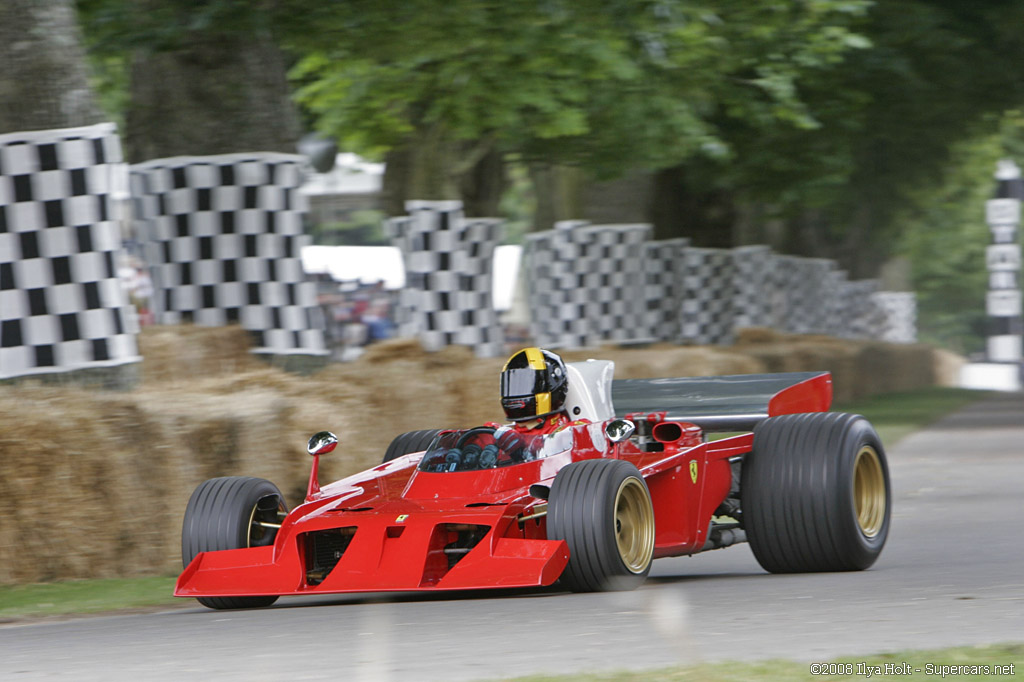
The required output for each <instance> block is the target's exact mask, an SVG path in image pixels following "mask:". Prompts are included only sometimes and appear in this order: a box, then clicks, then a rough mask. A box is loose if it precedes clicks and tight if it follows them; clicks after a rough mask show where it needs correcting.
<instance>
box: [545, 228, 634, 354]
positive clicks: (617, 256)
mask: <svg viewBox="0 0 1024 682" xmlns="http://www.w3.org/2000/svg"><path fill="white" fill-rule="evenodd" d="M650 229H651V228H650V226H649V225H590V224H589V223H586V222H582V221H561V222H559V223H557V224H556V225H555V229H554V230H551V231H549V232H544V233H539V234H532V235H529V236H528V237H527V242H526V249H525V251H526V263H527V265H526V267H527V272H528V279H527V281H528V283H529V294H528V295H529V301H530V306H531V310H532V312H533V323H532V326H531V333H532V334H533V337H534V340H535V341H536V342H537V343H539V344H541V345H544V346H548V347H552V348H581V347H587V346H594V345H597V344H598V343H601V342H605V341H613V342H616V343H642V342H647V341H651V340H653V336H652V334H651V331H650V320H649V316H648V314H647V290H646V285H647V274H646V272H645V260H644V257H645V255H646V249H647V246H646V245H647V240H648V238H649V235H650Z"/></svg>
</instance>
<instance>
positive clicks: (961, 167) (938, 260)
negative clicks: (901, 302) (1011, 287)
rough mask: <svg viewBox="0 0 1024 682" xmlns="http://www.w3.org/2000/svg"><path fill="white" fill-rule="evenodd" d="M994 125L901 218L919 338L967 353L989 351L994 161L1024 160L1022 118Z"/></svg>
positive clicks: (962, 147)
mask: <svg viewBox="0 0 1024 682" xmlns="http://www.w3.org/2000/svg"><path fill="white" fill-rule="evenodd" d="M991 127H992V128H998V132H995V133H991V134H988V135H984V136H979V137H975V138H971V139H968V140H966V141H964V142H961V143H959V144H956V145H954V146H953V149H952V152H951V158H950V163H949V164H947V165H945V166H944V167H943V170H944V172H943V174H942V180H941V182H939V183H937V184H936V185H935V186H934V187H926V188H923V189H919V190H918V191H917V192H915V193H914V194H913V196H912V201H913V203H912V204H911V206H910V207H908V208H907V209H905V210H903V211H902V212H901V213H900V214H899V215H898V217H897V220H898V221H899V224H900V227H901V228H902V229H901V231H902V234H903V238H902V243H901V251H902V252H903V253H905V254H906V255H907V256H908V257H909V258H910V261H911V264H912V267H913V272H912V277H913V284H914V290H915V291H916V292H917V295H918V308H919V311H918V330H919V334H920V338H921V340H923V341H927V342H930V343H934V344H936V345H939V346H943V347H946V348H949V349H951V350H954V351H956V352H958V353H963V354H970V353H975V352H980V351H982V350H983V349H984V343H985V325H986V321H987V316H986V312H985V293H986V292H987V291H988V272H987V269H986V265H985V247H986V246H988V245H989V243H990V242H991V236H990V234H989V228H988V225H987V224H986V223H985V202H986V201H987V200H988V199H991V198H992V197H993V195H994V191H995V188H996V185H997V181H996V179H995V178H994V177H993V174H994V172H995V169H996V162H997V161H998V160H999V159H1003V158H1014V157H1016V158H1017V159H1019V160H1024V155H1022V152H1024V115H1022V114H1021V112H1018V111H1010V112H1008V113H1007V114H1006V115H1004V116H1002V117H1000V118H999V119H998V124H993V125H991Z"/></svg>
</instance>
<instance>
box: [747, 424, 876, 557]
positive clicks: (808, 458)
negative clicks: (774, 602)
mask: <svg viewBox="0 0 1024 682" xmlns="http://www.w3.org/2000/svg"><path fill="white" fill-rule="evenodd" d="M741 476H742V479H741V483H740V494H741V502H742V514H743V524H744V528H745V529H746V533H747V540H748V541H749V542H750V548H751V549H752V550H753V552H754V556H755V557H756V558H757V561H758V563H759V564H761V566H762V567H763V568H764V569H765V570H767V571H770V572H772V573H802V572H811V571H856V570H863V569H865V568H868V567H869V566H871V565H872V564H873V563H875V560H876V559H877V558H878V555H879V554H880V553H881V552H882V547H883V546H884V545H885V540H886V537H888V534H889V519H890V517H891V515H892V493H891V488H890V484H889V468H888V465H887V464H886V459H885V451H884V450H883V448H882V442H881V440H879V438H878V434H877V433H875V429H874V428H873V427H872V426H871V424H870V423H869V422H868V420H867V419H865V418H864V417H861V416H859V415H853V414H842V413H837V412H825V413H814V414H791V415H784V416H781V417H774V418H772V419H766V420H764V421H763V422H761V423H760V424H758V426H757V427H756V428H755V429H754V447H753V449H752V451H751V453H750V454H749V455H747V456H746V457H745V458H744V460H743V467H742V474H741Z"/></svg>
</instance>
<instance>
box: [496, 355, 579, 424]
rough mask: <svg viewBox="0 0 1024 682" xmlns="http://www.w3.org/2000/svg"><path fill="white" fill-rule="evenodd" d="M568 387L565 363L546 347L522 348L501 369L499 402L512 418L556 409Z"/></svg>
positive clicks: (517, 420) (518, 419) (563, 398)
mask: <svg viewBox="0 0 1024 682" xmlns="http://www.w3.org/2000/svg"><path fill="white" fill-rule="evenodd" d="M568 388H569V381H568V377H567V376H566V370H565V363H564V362H562V358H560V357H559V356H558V355H557V354H555V353H552V352H551V351H549V350H543V349H541V348H524V349H523V350H521V351H519V352H517V353H516V354H514V355H513V356H512V357H510V358H509V359H508V362H506V363H505V366H504V367H503V368H502V370H501V406H502V408H503V409H504V410H505V416H506V417H508V418H509V419H510V420H512V421H515V422H519V421H526V420H529V419H536V418H537V417H544V416H547V415H549V414H554V413H555V412H559V411H560V410H561V409H562V406H563V405H564V404H565V393H566V391H567V390H568Z"/></svg>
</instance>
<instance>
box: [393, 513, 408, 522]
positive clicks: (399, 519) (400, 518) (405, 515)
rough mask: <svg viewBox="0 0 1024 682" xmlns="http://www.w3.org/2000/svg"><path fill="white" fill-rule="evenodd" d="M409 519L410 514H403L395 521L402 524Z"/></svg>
mask: <svg viewBox="0 0 1024 682" xmlns="http://www.w3.org/2000/svg"><path fill="white" fill-rule="evenodd" d="M407 518H409V515H408V514H401V515H399V517H398V518H397V519H395V523H401V522H402V521H405V520H406V519H407Z"/></svg>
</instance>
